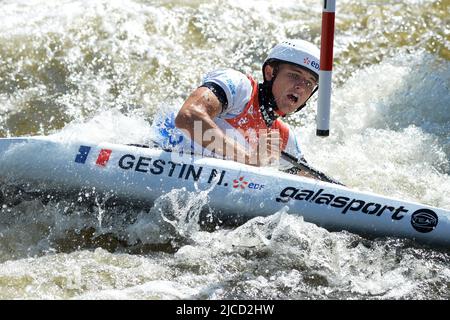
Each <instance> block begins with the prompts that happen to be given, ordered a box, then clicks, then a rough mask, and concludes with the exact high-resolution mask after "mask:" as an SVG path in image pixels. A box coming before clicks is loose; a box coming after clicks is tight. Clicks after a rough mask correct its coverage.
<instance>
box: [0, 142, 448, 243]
mask: <svg viewBox="0 0 450 320" xmlns="http://www.w3.org/2000/svg"><path fill="white" fill-rule="evenodd" d="M0 184H12V185H14V184H18V185H24V184H26V185H28V186H30V187H33V188H38V189H40V190H42V191H47V192H51V191H52V190H53V191H65V192H76V191H81V190H86V189H89V190H92V189H93V188H95V191H96V192H97V193H99V194H106V193H107V194H110V195H114V196H116V197H118V198H121V199H125V200H129V201H133V202H140V203H146V204H152V203H153V202H154V201H155V200H156V199H157V198H158V197H160V196H161V195H164V194H166V193H168V192H170V191H171V190H173V189H181V188H185V189H186V190H187V191H191V192H198V190H210V191H209V193H208V196H209V201H208V204H209V207H211V208H213V209H214V210H215V211H216V212H218V213H221V214H225V215H235V216H238V215H239V216H241V217H245V218H251V217H254V216H265V215H271V214H273V213H275V212H277V211H279V210H280V209H282V208H283V207H287V212H289V213H292V214H298V215H301V216H303V217H304V220H305V221H308V222H312V223H315V224H317V225H319V226H322V227H324V228H327V229H330V230H348V231H351V232H354V233H357V234H362V235H370V236H375V237H376V236H393V237H400V238H410V239H414V240H417V241H420V242H425V243H428V244H431V245H437V246H444V247H449V246H450V220H449V219H450V211H449V210H444V209H441V208H436V207H432V206H427V205H423V204H420V203H414V202H408V201H402V200H399V199H393V198H390V197H385V196H381V195H376V194H372V193H367V192H361V191H355V190H351V189H349V188H346V187H343V186H338V185H335V184H330V183H325V182H321V181H317V180H313V179H309V178H304V177H298V176H294V175H290V174H286V173H282V172H278V171H275V170H265V169H261V168H256V167H251V166H246V165H242V164H239V163H235V162H231V161H224V160H220V159H213V158H200V157H198V158H195V157H191V156H188V157H187V156H184V157H181V156H179V155H177V154H174V153H170V152H166V151H163V150H160V149H156V148H155V149H153V148H140V147H133V146H127V145H118V144H111V143H100V144H96V143H90V142H89V141H70V142H63V141H58V140H57V139H55V138H53V139H52V138H50V137H29V138H5V139H0Z"/></svg>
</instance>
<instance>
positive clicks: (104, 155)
mask: <svg viewBox="0 0 450 320" xmlns="http://www.w3.org/2000/svg"><path fill="white" fill-rule="evenodd" d="M90 152H91V147H89V146H80V148H79V149H78V154H77V155H76V157H75V162H76V163H82V164H84V163H86V160H87V157H88V155H89V153H90ZM111 153H112V150H109V149H102V150H100V153H99V154H98V157H97V160H96V161H95V164H97V165H99V166H101V167H105V166H106V164H107V163H108V161H109V158H110V156H111Z"/></svg>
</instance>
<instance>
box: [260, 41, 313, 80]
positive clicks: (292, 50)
mask: <svg viewBox="0 0 450 320" xmlns="http://www.w3.org/2000/svg"><path fill="white" fill-rule="evenodd" d="M274 60H275V61H280V62H287V63H292V64H295V65H297V66H300V67H303V68H306V69H308V70H309V71H311V72H312V73H313V74H315V75H316V76H317V78H319V68H320V50H319V49H318V48H317V47H316V46H315V45H314V44H312V43H311V42H308V41H305V40H300V39H292V40H285V41H283V42H281V43H279V44H277V45H276V46H275V47H274V48H273V49H272V50H270V52H269V55H268V56H267V58H266V60H264V64H263V74H264V68H265V66H266V65H267V64H268V63H270V62H271V61H274Z"/></svg>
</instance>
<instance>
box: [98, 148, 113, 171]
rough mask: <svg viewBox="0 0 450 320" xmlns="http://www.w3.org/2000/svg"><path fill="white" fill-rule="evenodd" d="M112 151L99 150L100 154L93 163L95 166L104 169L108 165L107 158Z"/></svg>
mask: <svg viewBox="0 0 450 320" xmlns="http://www.w3.org/2000/svg"><path fill="white" fill-rule="evenodd" d="M111 152H112V150H109V149H102V150H100V153H99V155H98V158H97V162H95V163H96V164H97V165H99V166H102V167H105V166H106V164H107V163H108V160H109V157H110V156H111Z"/></svg>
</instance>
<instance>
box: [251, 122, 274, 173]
mask: <svg viewBox="0 0 450 320" xmlns="http://www.w3.org/2000/svg"><path fill="white" fill-rule="evenodd" d="M280 153H281V150H280V134H279V132H278V131H276V130H272V131H269V132H267V131H266V130H261V132H260V134H259V139H258V143H257V144H256V145H254V146H253V148H252V152H251V153H250V155H249V156H248V157H246V161H245V162H246V163H247V164H249V165H253V166H257V167H266V166H278V164H279V161H280Z"/></svg>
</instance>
